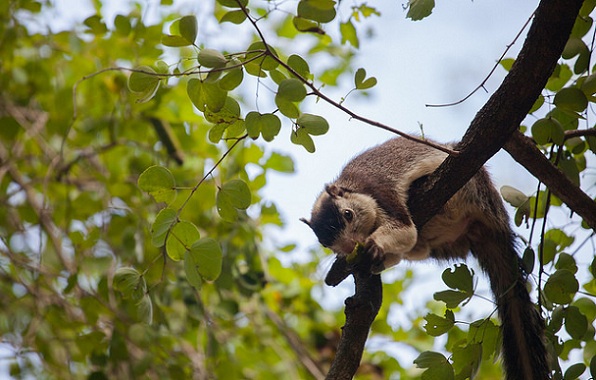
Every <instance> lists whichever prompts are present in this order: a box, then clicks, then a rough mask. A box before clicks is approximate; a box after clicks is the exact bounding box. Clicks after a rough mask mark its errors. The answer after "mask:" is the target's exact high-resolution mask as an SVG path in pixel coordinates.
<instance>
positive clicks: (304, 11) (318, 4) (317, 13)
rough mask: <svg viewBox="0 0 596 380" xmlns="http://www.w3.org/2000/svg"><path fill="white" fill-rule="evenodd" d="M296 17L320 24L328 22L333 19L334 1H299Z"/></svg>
mask: <svg viewBox="0 0 596 380" xmlns="http://www.w3.org/2000/svg"><path fill="white" fill-rule="evenodd" d="M297 15H298V16H299V17H303V18H305V19H308V20H313V21H316V22H320V23H327V22H330V21H332V20H333V19H334V18H335V1H332V0H300V2H299V3H298V9H297Z"/></svg>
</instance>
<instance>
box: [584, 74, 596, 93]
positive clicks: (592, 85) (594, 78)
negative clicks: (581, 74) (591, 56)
mask: <svg viewBox="0 0 596 380" xmlns="http://www.w3.org/2000/svg"><path fill="white" fill-rule="evenodd" d="M581 89H582V91H583V93H584V94H586V95H593V94H594V93H596V74H590V75H588V76H587V77H586V79H584V81H583V82H582V86H581Z"/></svg>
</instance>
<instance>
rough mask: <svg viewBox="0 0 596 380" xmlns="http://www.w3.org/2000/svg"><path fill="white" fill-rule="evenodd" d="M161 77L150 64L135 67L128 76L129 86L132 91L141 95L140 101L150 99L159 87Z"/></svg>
mask: <svg viewBox="0 0 596 380" xmlns="http://www.w3.org/2000/svg"><path fill="white" fill-rule="evenodd" d="M159 83H160V78H159V76H158V75H157V73H156V72H155V70H153V69H152V68H151V67H149V66H139V67H137V68H135V71H133V72H132V73H131V74H130V76H129V77H128V88H129V89H130V91H131V92H133V93H135V94H137V95H139V96H140V98H139V99H138V102H141V103H142V102H146V101H148V100H150V99H151V98H152V97H153V96H154V95H155V93H156V92H157V89H158V88H159Z"/></svg>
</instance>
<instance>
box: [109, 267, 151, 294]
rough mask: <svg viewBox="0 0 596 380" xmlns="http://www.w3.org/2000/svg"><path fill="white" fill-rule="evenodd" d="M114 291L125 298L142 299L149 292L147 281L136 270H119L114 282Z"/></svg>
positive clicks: (115, 274)
mask: <svg viewBox="0 0 596 380" xmlns="http://www.w3.org/2000/svg"><path fill="white" fill-rule="evenodd" d="M112 286H113V287H114V290H116V291H119V292H120V293H121V294H122V297H124V298H131V299H133V300H139V299H141V298H142V297H143V296H144V295H145V292H146V290H147V284H146V283H145V279H144V278H143V276H141V273H139V271H137V270H136V269H134V268H128V267H124V268H118V269H116V272H115V273H114V279H113V280H112Z"/></svg>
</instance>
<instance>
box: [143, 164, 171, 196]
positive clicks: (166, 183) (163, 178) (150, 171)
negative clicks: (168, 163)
mask: <svg viewBox="0 0 596 380" xmlns="http://www.w3.org/2000/svg"><path fill="white" fill-rule="evenodd" d="M137 185H138V186H139V188H140V189H141V190H143V191H146V192H147V193H149V194H150V195H151V196H152V197H153V199H155V201H156V202H165V203H168V204H169V203H172V202H173V201H174V199H175V198H176V180H175V179H174V176H173V175H172V173H171V172H170V171H169V170H168V169H167V168H165V167H163V166H158V165H155V166H150V167H148V168H147V169H146V170H145V171H144V172H143V173H141V175H140V176H139V179H138V181H137Z"/></svg>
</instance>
